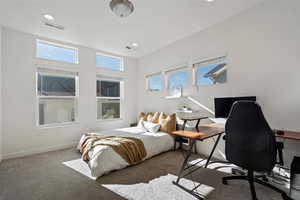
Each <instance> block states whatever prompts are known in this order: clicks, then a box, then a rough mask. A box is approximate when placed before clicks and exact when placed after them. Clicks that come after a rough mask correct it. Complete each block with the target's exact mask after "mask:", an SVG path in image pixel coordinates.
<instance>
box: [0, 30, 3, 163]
mask: <svg viewBox="0 0 300 200" xmlns="http://www.w3.org/2000/svg"><path fill="white" fill-rule="evenodd" d="M2 147H3V144H2V27H1V26H0V162H1V161H2Z"/></svg>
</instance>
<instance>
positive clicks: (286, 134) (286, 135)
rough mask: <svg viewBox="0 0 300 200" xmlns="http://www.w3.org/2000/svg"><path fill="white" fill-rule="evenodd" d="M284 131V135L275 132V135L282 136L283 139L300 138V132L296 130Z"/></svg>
mask: <svg viewBox="0 0 300 200" xmlns="http://www.w3.org/2000/svg"><path fill="white" fill-rule="evenodd" d="M275 132H276V131H275ZM283 132H284V134H283V135H278V134H275V136H276V137H277V138H282V139H289V140H300V132H295V131H283Z"/></svg>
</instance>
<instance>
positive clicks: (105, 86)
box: [96, 77, 122, 120]
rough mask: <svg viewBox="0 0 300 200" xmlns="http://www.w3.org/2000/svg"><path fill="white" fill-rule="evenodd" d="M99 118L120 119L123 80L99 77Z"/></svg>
mask: <svg viewBox="0 0 300 200" xmlns="http://www.w3.org/2000/svg"><path fill="white" fill-rule="evenodd" d="M96 84H97V91H96V92H97V119H98V120H107V119H120V118H121V114H120V110H121V88H122V81H121V80H115V79H107V78H103V77H100V78H98V79H97V83H96Z"/></svg>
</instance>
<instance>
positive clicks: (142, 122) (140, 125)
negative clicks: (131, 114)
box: [137, 119, 147, 131]
mask: <svg viewBox="0 0 300 200" xmlns="http://www.w3.org/2000/svg"><path fill="white" fill-rule="evenodd" d="M137 127H138V128H140V129H142V130H143V131H147V129H146V128H145V126H144V120H143V119H140V121H139V123H138V125H137Z"/></svg>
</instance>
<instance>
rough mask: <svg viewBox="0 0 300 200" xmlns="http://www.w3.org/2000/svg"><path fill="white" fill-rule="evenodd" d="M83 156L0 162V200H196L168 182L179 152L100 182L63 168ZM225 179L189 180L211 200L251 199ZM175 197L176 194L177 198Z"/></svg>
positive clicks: (206, 175)
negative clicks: (207, 192)
mask: <svg viewBox="0 0 300 200" xmlns="http://www.w3.org/2000/svg"><path fill="white" fill-rule="evenodd" d="M79 157H80V155H79V154H78V153H77V152H76V150H75V149H68V150H63V151H56V152H50V153H44V154H39V155H34V156H29V157H24V158H18V159H13V160H6V161H3V162H2V163H1V164H0V199H1V200H48V199H49V200H50V199H51V200H53V199H55V200H60V199H61V200H77V199H78V200H85V199H87V200H94V199H97V200H99V199H105V200H106V199H116V200H117V199H132V200H138V199H178V200H180V199H193V197H191V196H189V197H187V196H182V195H180V194H181V193H184V191H181V190H179V189H178V188H177V187H175V186H174V185H172V184H171V183H170V182H171V180H174V179H175V178H176V174H177V171H178V168H179V166H180V163H181V162H182V159H183V157H182V155H181V153H180V152H168V153H164V154H161V155H159V156H156V157H154V158H152V159H150V160H147V161H145V162H143V163H141V164H139V165H136V166H133V167H129V168H126V169H123V170H120V171H115V172H112V173H110V174H108V175H105V176H103V177H101V178H99V179H98V180H97V181H94V180H92V179H90V178H88V177H86V176H84V175H82V174H80V173H78V172H76V171H75V170H73V169H71V168H69V167H67V166H65V165H63V164H62V163H63V162H66V161H71V160H75V159H78V158H79ZM226 175H228V174H226V173H224V172H221V171H215V170H212V169H202V170H199V171H198V173H197V174H194V175H193V177H188V179H194V180H197V181H199V182H201V183H203V186H204V187H201V188H202V189H201V188H200V192H205V190H208V191H211V190H212V191H211V192H210V193H209V194H208V195H207V199H211V200H234V199H245V200H248V199H249V200H250V199H251V198H250V193H249V188H248V184H247V183H246V182H243V181H233V182H231V183H230V185H228V186H224V185H222V183H221V178H222V177H223V176H226ZM256 188H257V193H258V197H259V199H260V200H263V199H266V200H277V199H278V200H279V199H281V198H280V196H279V195H278V194H276V193H275V192H273V191H271V190H269V189H267V188H265V187H262V186H259V185H256ZM201 190H202V191H201ZM176 193H177V194H178V195H174V194H176ZM166 194H169V195H167V196H166ZM172 195H173V196H172ZM168 197H169V198H168Z"/></svg>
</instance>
